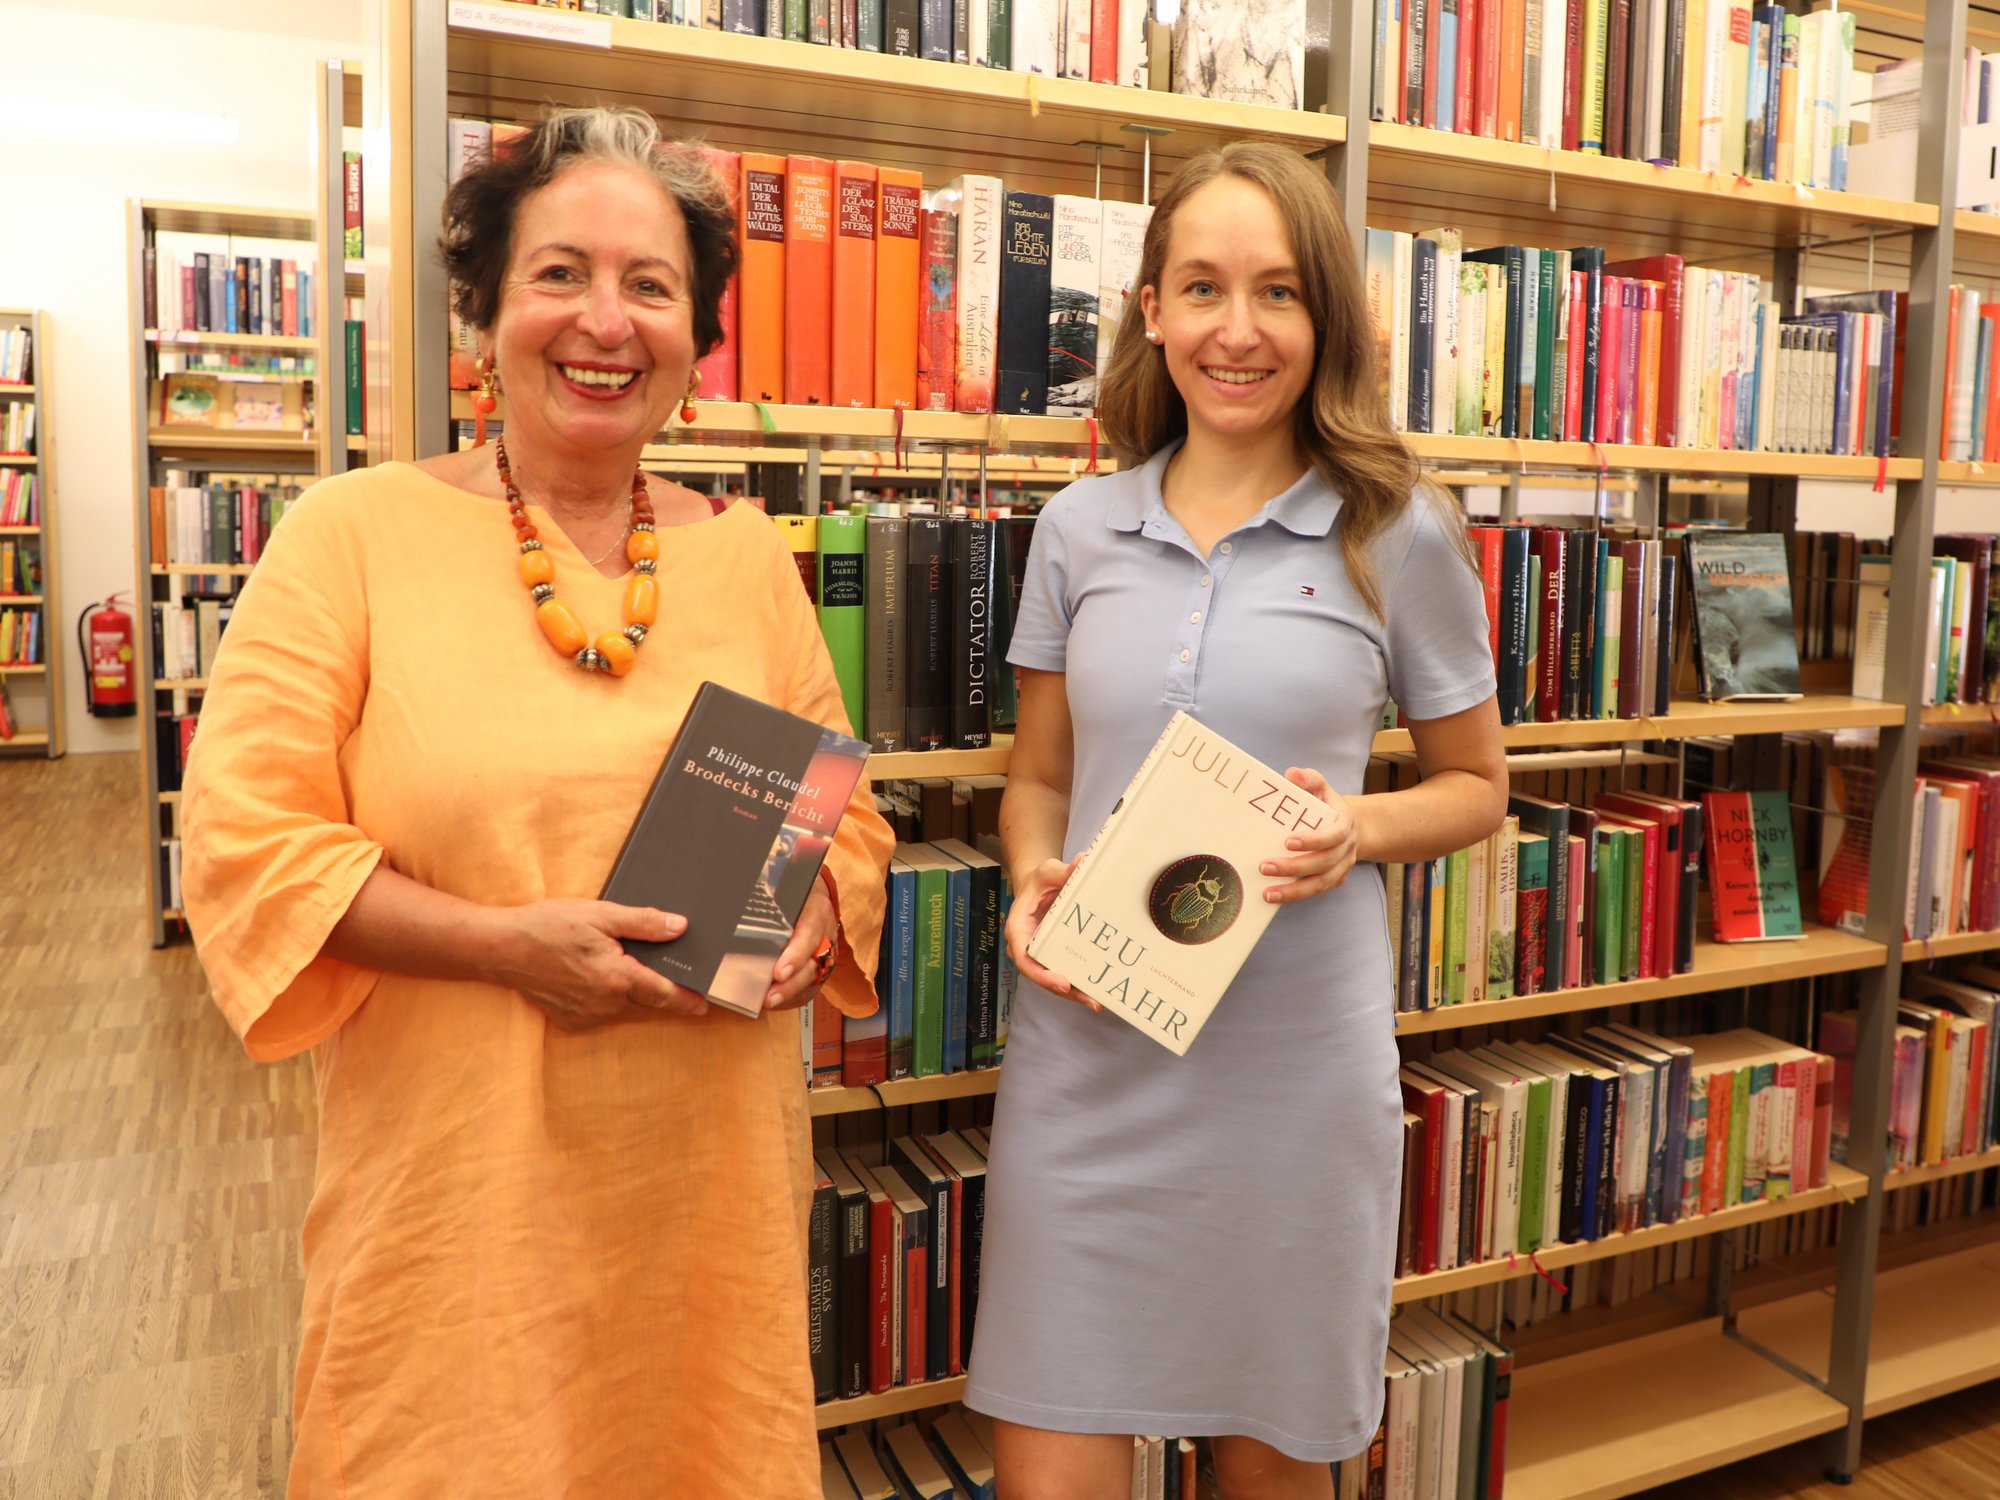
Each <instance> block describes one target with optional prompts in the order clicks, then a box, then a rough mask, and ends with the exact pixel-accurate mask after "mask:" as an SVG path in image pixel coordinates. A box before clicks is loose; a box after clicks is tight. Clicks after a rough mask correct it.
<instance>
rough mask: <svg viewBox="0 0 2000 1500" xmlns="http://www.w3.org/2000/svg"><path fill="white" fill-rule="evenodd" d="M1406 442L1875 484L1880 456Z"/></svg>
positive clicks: (1459, 452)
mask: <svg viewBox="0 0 2000 1500" xmlns="http://www.w3.org/2000/svg"><path fill="white" fill-rule="evenodd" d="M1404 438H1405V440H1406V441H1407V442H1408V443H1409V445H1410V447H1411V449H1412V450H1414V451H1415V453H1416V455H1417V456H1418V457H1419V458H1421V459H1427V460H1432V461H1437V460H1460V461H1467V462H1473V463H1481V464H1506V463H1514V464H1546V465H1550V466H1552V467H1556V468H1572V469H1595V468H1596V467H1597V466H1598V456H1597V455H1598V452H1601V453H1602V454H1603V455H1604V458H1603V462H1604V463H1605V464H1606V465H1607V466H1608V467H1609V468H1611V469H1614V470H1620V469H1632V470H1640V471H1643V472H1645V473H1649V474H1689V473H1692V474H1794V475H1798V476H1799V477H1801V478H1805V479H1860V480H1866V481H1868V482H1869V483H1871V484H1872V483H1874V481H1875V476H1876V472H1877V470H1878V468H1879V467H1880V466H1881V465H1882V462H1883V461H1882V460H1880V459H1874V458H1836V457H1834V456H1832V455H1831V454H1818V453H1759V452H1747V451H1737V450H1732V449H1720V448H1661V447H1655V446H1641V445H1639V444H1636V443H1600V444H1598V445H1597V450H1596V451H1593V450H1592V447H1591V445H1590V444H1589V443H1544V442H1533V441H1523V440H1521V439H1517V438H1491V437H1441V436H1438V435H1436V434H1430V433H1406V434H1404ZM1922 473H1923V461H1922V460H1921V459H1915V458H1892V459H1889V460H1888V461H1887V471H1886V474H1885V475H1884V477H1885V478H1887V479H1889V480H1892V481H1893V480H1897V479H1915V478H1918V477H1919V476H1920V475H1921V474H1922Z"/></svg>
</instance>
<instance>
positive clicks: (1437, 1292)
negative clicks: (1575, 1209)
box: [1394, 1162, 1868, 1302]
mask: <svg viewBox="0 0 2000 1500" xmlns="http://www.w3.org/2000/svg"><path fill="white" fill-rule="evenodd" d="M1867 1193H1868V1179H1867V1178H1866V1177H1864V1176H1862V1174H1861V1173H1859V1172H1856V1171H1853V1170H1852V1169H1850V1168H1848V1167H1844V1166H1842V1165H1841V1164H1840V1163H1839V1162H1829V1163H1828V1164H1827V1183H1826V1186H1825V1187H1820V1188H1812V1189H1809V1190H1808V1191H1806V1192H1803V1193H1794V1194H1792V1195H1791V1196H1789V1197H1785V1198H1771V1199H1766V1200H1764V1201H1762V1202H1758V1203H1739V1204H1737V1205H1736V1206H1735V1207H1734V1208H1725V1209H1723V1210H1721V1211H1720V1212H1718V1213H1712V1214H1702V1215H1699V1216H1698V1217H1696V1218H1692V1219H1681V1220H1679V1221H1678V1222H1676V1223H1672V1224H1656V1225H1654V1226H1653V1227H1652V1228H1650V1229H1640V1230H1635V1231H1633V1232H1632V1233H1630V1234H1611V1235H1606V1236H1605V1237H1604V1238H1603V1239H1601V1240H1585V1241H1582V1242H1581V1243H1578V1244H1574V1245H1544V1246H1543V1247H1542V1248H1541V1249H1540V1250H1537V1251H1536V1252H1535V1260H1534V1261H1533V1262H1531V1261H1529V1260H1527V1259H1526V1258H1525V1257H1512V1258H1510V1259H1507V1260H1486V1261H1480V1262H1478V1263H1476V1264H1474V1265H1469V1266H1456V1267H1454V1268H1453V1269H1451V1270H1449V1271H1432V1272H1430V1273H1429V1274H1428V1275H1423V1276H1399V1277H1397V1278H1396V1284H1395V1291H1394V1300H1395V1301H1397V1302H1417V1301H1421V1300H1422V1299H1423V1298H1425V1297H1442V1296H1444V1295H1445V1294H1446V1293H1449V1292H1462V1291H1464V1290H1466V1289H1467V1288H1468V1287H1475V1286H1486V1285H1489V1284H1490V1283H1493V1282H1496V1281H1512V1280H1514V1279H1515V1278H1516V1277H1520V1276H1532V1275H1534V1274H1535V1263H1536V1262H1539V1263H1540V1265H1541V1267H1542V1268H1543V1269H1544V1270H1551V1271H1552V1270H1554V1269H1556V1268H1557V1267H1558V1266H1573V1265H1578V1264H1580V1263H1582V1262H1584V1261H1587V1260H1603V1259H1605V1258H1606V1257H1608V1256H1612V1255H1623V1254H1625V1253H1626V1252H1627V1251H1634V1250H1652V1249H1656V1248H1658V1247H1659V1246H1661V1245H1671V1244H1674V1243H1675V1242H1676V1241H1679V1240H1692V1239H1699V1238H1701V1237H1702V1236H1703V1235H1710V1234H1724V1233H1727V1232H1728V1231H1729V1230H1732V1229H1741V1228H1743V1227H1744V1226H1745V1225H1747V1224H1755V1223H1758V1222H1760V1221H1762V1220H1764V1219H1783V1218H1789V1217H1790V1216H1792V1215H1793V1214H1803V1213H1810V1212H1812V1211H1813V1210H1814V1209H1819V1208H1831V1207H1833V1206H1834V1205H1835V1204H1837V1203H1852V1202H1854V1201H1855V1200H1856V1199H1858V1198H1863V1197H1866V1196H1867Z"/></svg>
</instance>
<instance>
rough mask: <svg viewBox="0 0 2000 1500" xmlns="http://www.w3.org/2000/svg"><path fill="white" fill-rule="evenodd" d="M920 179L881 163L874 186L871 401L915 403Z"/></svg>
mask: <svg viewBox="0 0 2000 1500" xmlns="http://www.w3.org/2000/svg"><path fill="white" fill-rule="evenodd" d="M923 228H924V179H923V174H922V173H920V172H912V171H906V170H905V169H903V168H901V167H883V168H882V169H881V171H880V173H879V180H878V182H877V184H876V192H875V404H876V405H877V406H881V407H898V406H900V407H913V406H915V405H916V404H917V324H918V315H919V308H920V307H921V293H922V289H923V281H924V276H923V253H922V252H923Z"/></svg>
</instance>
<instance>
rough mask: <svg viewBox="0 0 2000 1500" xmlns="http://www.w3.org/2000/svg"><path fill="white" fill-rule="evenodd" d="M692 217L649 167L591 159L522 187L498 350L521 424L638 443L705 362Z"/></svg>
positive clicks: (510, 405)
mask: <svg viewBox="0 0 2000 1500" xmlns="http://www.w3.org/2000/svg"><path fill="white" fill-rule="evenodd" d="M692 292H693V265H692V261H691V258H690V253H689V249H688V234H687V224H686V222H685V221H684V220H683V218H682V216H681V211H680V209H679V207H678V206H676V205H675V203H674V202H673V200H672V198H670V197H669V196H668V195H667V193H666V192H665V191H664V190H663V189H661V188H660V186H659V185H658V184H657V183H655V182H654V181H653V180H652V179H651V178H650V177H648V176H647V175H646V174H645V173H643V172H640V171H638V170H637V169H635V168H632V167H628V166H622V165H617V164H614V163H609V162H584V163H580V164H579V165H577V166H574V167H571V168H569V169H568V170H566V171H564V172H562V173H561V174H560V175H559V176H557V177H556V178H555V180H554V181H552V182H550V183H549V184H548V185H547V186H545V187H541V188H538V189H536V190H535V191H534V192H532V193H530V194H528V196H527V197H525V198H523V199H522V200H521V204H520V207H519V209H518V210H517V211H516V213H515V216H514V226H513V251H512V254H511V256H510V257H509V260H508V263H507V273H506V277H505V279H504V281H503V282H502V284H501V289H500V305H499V312H498V314H497V315H496V317H495V318H494V322H493V327H492V328H491V329H489V330H488V331H487V352H488V353H489V354H490V355H491V356H492V357H493V359H494V361H495V363H496V364H497V366H498V367H499V371H500V378H501V381H502V383H503V386H504V388H505V390H506V393H507V429H508V437H509V439H510V446H515V444H514V443H513V441H512V440H514V439H515V438H516V437H517V435H518V437H520V438H525V439H527V441H528V443H529V444H534V445H539V446H543V447H547V448H552V449H557V450H560V449H564V448H569V449H582V450H586V451H602V450H606V449H620V448H630V449H632V450H633V451H634V457H635V458H636V453H637V449H638V448H639V447H641V446H643V445H644V444H645V442H646V441H647V440H648V439H649V438H651V437H652V436H653V434H654V433H656V432H658V431H659V430H660V429H661V428H662V427H663V426H664V425H665V424H666V420H667V416H668V414H669V413H670V412H671V411H672V410H673V408H674V407H675V406H676V405H677V404H678V403H679V401H680V399H681V397H682V395H683V394H684V393H685V391H686V390H687V383H688V375H689V373H690V372H691V371H692V369H693V368H694V360H695V344H694V315H693V303H692Z"/></svg>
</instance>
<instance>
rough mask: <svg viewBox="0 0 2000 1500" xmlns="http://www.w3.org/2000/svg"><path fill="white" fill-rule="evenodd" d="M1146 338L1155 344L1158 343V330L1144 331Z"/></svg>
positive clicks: (1149, 329)
mask: <svg viewBox="0 0 2000 1500" xmlns="http://www.w3.org/2000/svg"><path fill="white" fill-rule="evenodd" d="M1146 337H1147V338H1149V339H1151V340H1152V341H1153V342H1154V343H1156V344H1157V343H1159V341H1160V330H1159V329H1157V328H1148V329H1147V330H1146Z"/></svg>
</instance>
